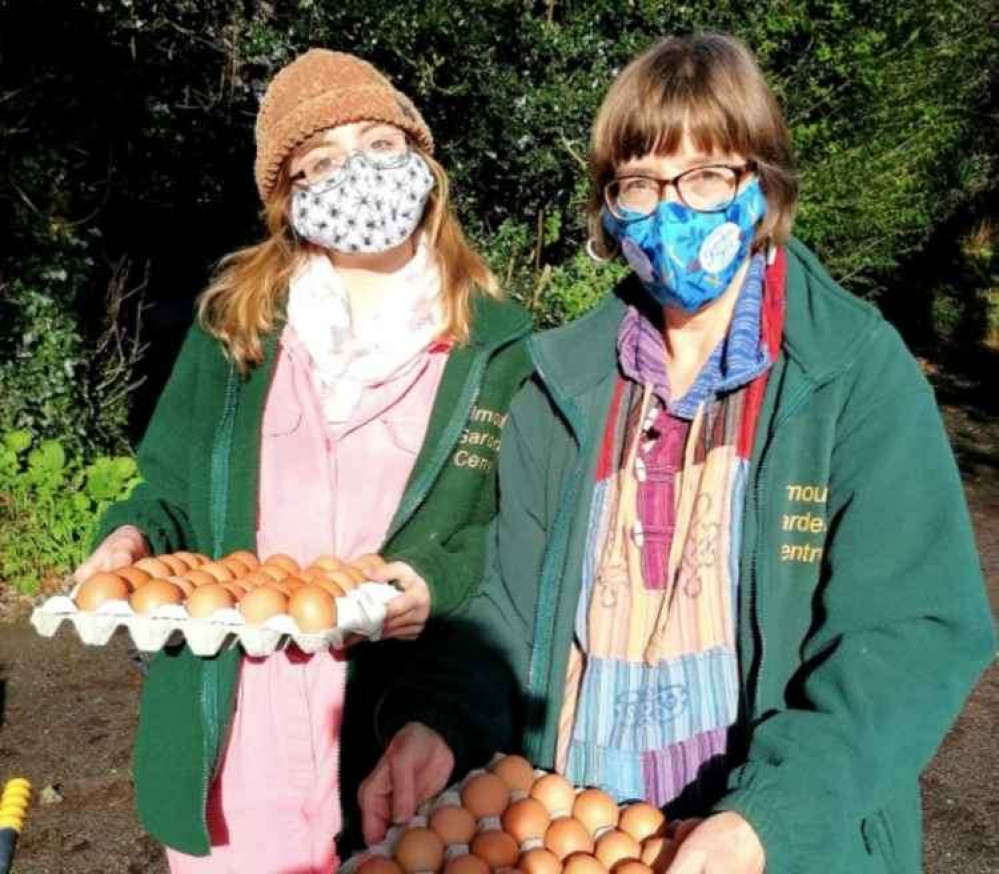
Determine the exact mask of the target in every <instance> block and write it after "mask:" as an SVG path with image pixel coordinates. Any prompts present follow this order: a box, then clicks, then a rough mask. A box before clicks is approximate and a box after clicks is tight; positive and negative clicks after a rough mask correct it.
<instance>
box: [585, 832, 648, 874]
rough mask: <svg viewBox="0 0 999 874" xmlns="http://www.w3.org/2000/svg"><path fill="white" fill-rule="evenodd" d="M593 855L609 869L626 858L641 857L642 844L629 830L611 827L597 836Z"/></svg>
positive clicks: (636, 858)
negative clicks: (623, 830)
mask: <svg viewBox="0 0 999 874" xmlns="http://www.w3.org/2000/svg"><path fill="white" fill-rule="evenodd" d="M593 855H594V856H596V857H597V861H598V862H600V864H601V865H603V866H604V867H605V868H608V869H609V868H613V867H614V866H615V865H616V864H617V863H618V862H621V861H623V860H625V859H635V860H638V859H641V858H642V845H641V844H640V843H639V842H638V841H636V840H635V839H634V838H633V837H632V836H631V835H629V834H628V833H627V832H622V831H618V830H617V829H611V830H610V831H609V832H604V833H603V834H602V835H601V836H600V837H599V838H597V842H596V844H595V845H594V849H593Z"/></svg>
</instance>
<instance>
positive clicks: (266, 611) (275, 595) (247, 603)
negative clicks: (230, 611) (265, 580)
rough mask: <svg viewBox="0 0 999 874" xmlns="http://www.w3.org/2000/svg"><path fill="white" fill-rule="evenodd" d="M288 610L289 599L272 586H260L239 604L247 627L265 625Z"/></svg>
mask: <svg viewBox="0 0 999 874" xmlns="http://www.w3.org/2000/svg"><path fill="white" fill-rule="evenodd" d="M287 609H288V598H287V597H286V596H285V595H284V594H283V593H282V592H278V591H276V590H275V589H272V588H270V586H260V587H258V588H256V589H254V590H253V591H252V592H248V593H247V594H245V595H244V596H243V599H242V600H241V601H240V602H239V612H240V613H242V614H243V618H244V619H246V624H247V625H263V623H265V622H266V621H267V620H268V619H270V618H271V617H272V616H275V615H277V614H278V613H285V612H287Z"/></svg>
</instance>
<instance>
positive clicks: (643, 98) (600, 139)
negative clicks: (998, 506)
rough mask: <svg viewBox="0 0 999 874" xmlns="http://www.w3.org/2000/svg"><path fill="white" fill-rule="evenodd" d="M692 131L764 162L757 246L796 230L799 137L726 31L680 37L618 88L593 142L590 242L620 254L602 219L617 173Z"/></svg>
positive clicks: (757, 164)
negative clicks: (794, 142) (794, 141)
mask: <svg viewBox="0 0 999 874" xmlns="http://www.w3.org/2000/svg"><path fill="white" fill-rule="evenodd" d="M684 134H687V136H689V137H690V139H691V141H692V142H693V143H694V145H695V146H696V147H697V148H698V149H701V150H702V151H704V152H707V153H712V152H715V151H719V152H732V153H738V154H740V155H742V156H743V157H744V158H745V159H746V160H747V161H749V162H751V163H752V164H753V165H754V170H755V172H756V175H757V178H758V179H759V181H760V188H761V189H762V190H763V194H764V195H765V196H766V199H767V213H766V215H765V216H764V217H763V219H762V221H761V223H760V227H759V228H758V229H757V232H756V239H755V241H754V248H756V249H759V248H760V247H762V246H763V245H765V244H767V243H773V244H775V245H780V244H781V243H783V242H785V241H786V240H787V239H788V237H789V236H790V234H791V223H792V221H793V219H794V211H795V208H796V205H797V200H798V182H797V174H796V172H795V168H794V158H793V151H792V148H791V137H790V134H789V132H788V129H787V125H786V123H785V122H784V117H783V115H782V113H781V110H780V107H779V106H778V104H777V100H776V99H775V98H774V96H773V93H772V92H771V91H770V88H769V87H768V86H767V83H766V80H765V79H764V78H763V73H762V72H761V71H760V68H759V66H758V65H757V63H756V60H755V58H754V57H753V54H752V52H750V50H749V49H748V48H747V47H746V46H745V44H744V43H742V42H741V41H739V40H737V39H736V38H735V37H731V36H728V35H727V34H722V33H699V34H692V35H689V36H672V37H667V38H666V39H663V40H660V41H659V42H658V43H656V44H655V45H654V46H652V47H651V48H650V49H648V50H646V51H645V52H643V53H642V54H641V55H639V56H638V57H637V58H635V59H634V60H633V61H632V62H631V63H630V64H628V66H627V67H625V69H624V71H623V72H622V73H621V75H620V76H618V77H617V79H616V80H615V81H614V84H613V85H611V87H610V90H609V91H608V92H607V96H606V97H605V98H604V102H603V104H602V105H601V107H600V111H599V112H598V113H597V119H596V122H595V123H594V125H593V138H592V141H591V144H590V160H589V170H590V181H591V193H590V202H589V205H588V208H587V218H588V226H589V232H590V240H591V245H592V247H593V249H594V250H595V252H596V254H597V255H598V256H599V257H610V256H611V255H613V254H614V253H615V251H616V244H615V241H614V240H613V239H612V238H611V237H610V235H609V234H607V232H606V231H605V230H604V228H603V226H602V224H601V221H600V213H601V210H602V209H603V206H604V187H605V186H606V185H607V183H608V182H610V181H611V180H613V178H614V173H615V171H616V168H617V167H618V166H619V165H621V164H623V163H625V162H627V161H629V160H631V159H633V158H640V157H642V156H643V155H647V154H649V153H650V152H655V153H656V154H657V155H670V154H672V153H673V152H675V151H676V150H677V148H679V146H680V142H681V140H682V139H683V136H684Z"/></svg>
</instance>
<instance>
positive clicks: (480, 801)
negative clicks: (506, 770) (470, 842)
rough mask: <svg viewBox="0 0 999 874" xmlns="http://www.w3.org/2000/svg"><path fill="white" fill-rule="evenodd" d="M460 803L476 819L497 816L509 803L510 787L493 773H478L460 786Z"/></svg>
mask: <svg viewBox="0 0 999 874" xmlns="http://www.w3.org/2000/svg"><path fill="white" fill-rule="evenodd" d="M461 803H462V804H464V805H465V807H466V808H467V809H468V812H469V813H470V814H472V816H474V817H475V818H476V819H482V817H484V816H499V815H500V814H501V813H502V812H503V811H504V810H506V806H507V805H508V804H509V803H510V789H509V788H508V787H507V785H506V783H504V782H503V781H502V780H500V778H499V777H497V776H496V775H495V774H478V775H476V776H475V777H472V779H471V780H469V781H468V782H467V783H466V784H465V785H464V786H463V787H462V789H461Z"/></svg>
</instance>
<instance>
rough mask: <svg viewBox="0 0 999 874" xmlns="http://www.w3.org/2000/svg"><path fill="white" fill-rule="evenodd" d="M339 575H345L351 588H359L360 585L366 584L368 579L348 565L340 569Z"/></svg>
mask: <svg viewBox="0 0 999 874" xmlns="http://www.w3.org/2000/svg"><path fill="white" fill-rule="evenodd" d="M340 573H342V574H346V575H347V578H348V579H349V580H350V582H351V583H352V585H353V586H359V585H361V583H364V582H367V579H368V578H367V576H366V575H365V574H364V573H363V572H362V571H360V570H358V569H357V568H356V567H351V566H350V565H349V564H345V565H344V566H343V567H342V568H341V569H340Z"/></svg>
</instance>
